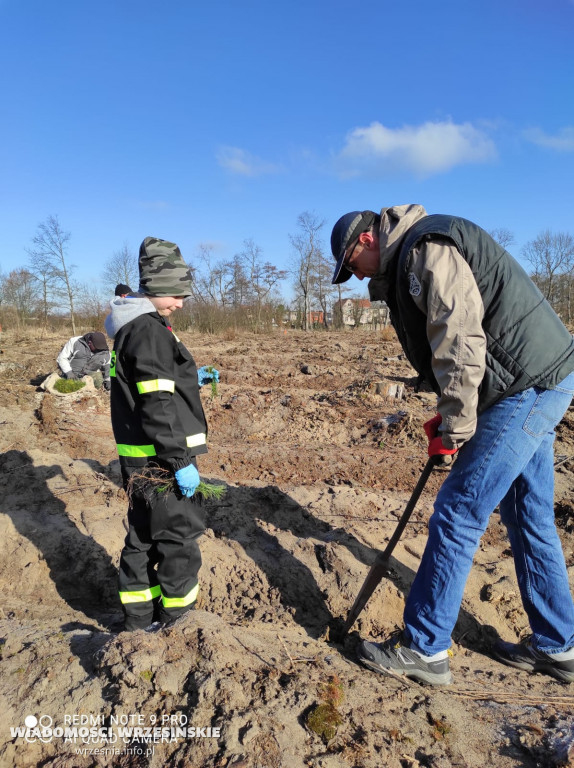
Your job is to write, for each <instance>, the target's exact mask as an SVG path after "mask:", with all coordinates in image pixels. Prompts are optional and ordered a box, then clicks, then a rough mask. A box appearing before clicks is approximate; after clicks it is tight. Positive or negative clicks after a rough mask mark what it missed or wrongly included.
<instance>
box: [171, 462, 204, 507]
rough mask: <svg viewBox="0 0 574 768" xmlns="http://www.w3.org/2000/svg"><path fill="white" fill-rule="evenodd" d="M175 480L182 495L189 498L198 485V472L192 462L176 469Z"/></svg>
mask: <svg viewBox="0 0 574 768" xmlns="http://www.w3.org/2000/svg"><path fill="white" fill-rule="evenodd" d="M175 480H176V482H177V484H178V485H179V490H180V491H181V493H182V495H183V496H187V498H188V499H190V498H191V497H192V496H193V494H194V493H195V491H196V490H197V486H198V485H199V472H198V471H197V469H196V468H195V466H194V465H193V464H188V465H187V467H182V468H181V469H178V470H177V472H176V473H175Z"/></svg>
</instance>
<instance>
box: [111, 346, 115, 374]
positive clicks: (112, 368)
mask: <svg viewBox="0 0 574 768" xmlns="http://www.w3.org/2000/svg"><path fill="white" fill-rule="evenodd" d="M115 375H116V351H115V349H113V350H112V356H111V358H110V376H115Z"/></svg>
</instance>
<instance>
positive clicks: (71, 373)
mask: <svg viewBox="0 0 574 768" xmlns="http://www.w3.org/2000/svg"><path fill="white" fill-rule="evenodd" d="M64 376H65V377H66V378H67V379H79V378H80V375H79V374H78V373H74V371H68V373H65V374H64Z"/></svg>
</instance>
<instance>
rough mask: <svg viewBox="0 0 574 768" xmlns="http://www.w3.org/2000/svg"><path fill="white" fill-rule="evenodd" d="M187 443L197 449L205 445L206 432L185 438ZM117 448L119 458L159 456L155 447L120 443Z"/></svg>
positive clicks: (189, 446)
mask: <svg viewBox="0 0 574 768" xmlns="http://www.w3.org/2000/svg"><path fill="white" fill-rule="evenodd" d="M185 443H186V445H187V447H188V448H196V447H197V446H198V445H205V443H206V438H205V432H200V433H199V434H197V435H189V436H188V437H186V438H185ZM116 448H117V450H118V456H129V457H130V458H132V459H135V458H141V457H142V456H157V454H156V451H155V447H154V446H153V445H127V444H126V443H118V444H117V445H116Z"/></svg>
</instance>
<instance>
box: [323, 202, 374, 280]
mask: <svg viewBox="0 0 574 768" xmlns="http://www.w3.org/2000/svg"><path fill="white" fill-rule="evenodd" d="M375 218H376V214H375V213H374V212H373V211H351V213H346V214H345V215H344V216H341V218H340V219H339V220H338V221H337V223H336V224H335V226H334V227H333V231H332V232H331V252H332V254H333V256H334V258H335V259H336V261H337V264H336V266H335V272H334V273H333V279H332V280H331V283H332V284H333V285H337V284H338V283H345V282H346V281H347V280H348V279H349V278H350V277H352V274H353V273H352V272H350V271H349V270H348V269H347V268H346V267H344V266H343V262H344V261H345V251H346V250H347V248H348V247H349V245H350V244H351V243H352V242H353V241H354V240H356V239H357V238H358V237H359V235H360V234H361V233H362V232H366V231H367V230H368V229H369V228H370V227H371V226H372V224H373V222H374V220H375Z"/></svg>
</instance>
